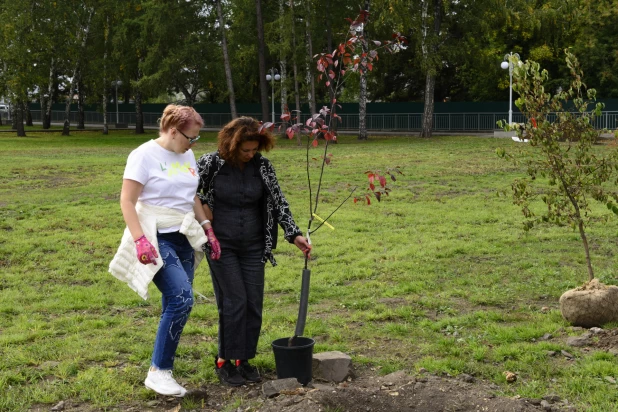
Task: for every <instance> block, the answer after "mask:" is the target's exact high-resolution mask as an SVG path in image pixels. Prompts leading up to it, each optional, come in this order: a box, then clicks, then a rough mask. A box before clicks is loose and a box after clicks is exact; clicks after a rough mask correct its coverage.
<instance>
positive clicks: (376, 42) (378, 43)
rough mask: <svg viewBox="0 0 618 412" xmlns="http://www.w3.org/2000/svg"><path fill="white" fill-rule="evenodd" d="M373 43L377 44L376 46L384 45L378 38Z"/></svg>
mask: <svg viewBox="0 0 618 412" xmlns="http://www.w3.org/2000/svg"><path fill="white" fill-rule="evenodd" d="M373 44H375V45H376V46H381V45H382V43H380V41H378V40H374V41H373Z"/></svg>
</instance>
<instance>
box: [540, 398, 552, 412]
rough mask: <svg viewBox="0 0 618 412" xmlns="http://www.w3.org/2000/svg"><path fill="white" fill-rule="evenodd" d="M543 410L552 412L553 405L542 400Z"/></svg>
mask: <svg viewBox="0 0 618 412" xmlns="http://www.w3.org/2000/svg"><path fill="white" fill-rule="evenodd" d="M541 408H543V409H545V410H546V411H551V404H550V403H549V402H547V401H546V400H542V401H541Z"/></svg>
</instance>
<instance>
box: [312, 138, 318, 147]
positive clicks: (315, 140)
mask: <svg viewBox="0 0 618 412" xmlns="http://www.w3.org/2000/svg"><path fill="white" fill-rule="evenodd" d="M311 145H312V146H313V147H318V139H313V142H311Z"/></svg>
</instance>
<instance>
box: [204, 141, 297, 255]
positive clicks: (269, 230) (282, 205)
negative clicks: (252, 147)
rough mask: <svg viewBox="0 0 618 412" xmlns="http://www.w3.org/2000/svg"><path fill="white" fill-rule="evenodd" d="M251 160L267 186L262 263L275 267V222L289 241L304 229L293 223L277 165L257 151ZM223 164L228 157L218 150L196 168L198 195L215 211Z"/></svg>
mask: <svg viewBox="0 0 618 412" xmlns="http://www.w3.org/2000/svg"><path fill="white" fill-rule="evenodd" d="M252 161H254V162H256V164H257V166H258V170H259V172H260V176H261V178H262V187H263V188H264V193H266V196H263V197H262V202H263V203H262V211H263V212H264V218H263V223H264V241H265V242H264V254H263V255H262V262H263V263H266V261H267V260H269V261H270V263H271V264H272V265H273V266H276V265H277V262H276V261H275V258H274V256H273V253H272V251H273V249H276V248H277V234H278V229H277V226H276V225H275V223H278V224H279V225H281V228H283V235H284V237H285V239H286V240H287V241H288V242H290V243H294V239H295V238H296V236H299V235H301V234H302V232H301V231H300V229H299V228H298V226H296V223H295V222H294V218H293V217H292V212H291V211H290V204H289V203H288V201H287V200H286V199H285V196H283V192H281V187H279V182H278V181H277V175H276V174H275V168H274V167H273V165H272V163H270V161H269V160H268V159H267V158H265V157H264V156H262V155H261V154H260V153H256V155H255V156H254V157H253V159H252ZM224 164H225V160H223V159H221V157H219V152H218V151H217V152H212V153H206V154H205V155H203V156H202V157H200V158H199V159H198V160H197V170H198V173H199V177H200V180H199V184H198V186H197V195H198V197H199V198H200V200H201V201H202V204H207V205H208V207H209V208H210V210H211V211H213V212H214V211H215V207H216V205H215V199H214V180H215V177H217V174H218V173H219V170H221V167H222V166H223V165H224ZM207 247H208V246H207Z"/></svg>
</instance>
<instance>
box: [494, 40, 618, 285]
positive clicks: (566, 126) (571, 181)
mask: <svg viewBox="0 0 618 412" xmlns="http://www.w3.org/2000/svg"><path fill="white" fill-rule="evenodd" d="M565 54H566V59H565V60H566V65H567V67H568V68H569V71H570V75H571V82H570V86H569V88H568V89H566V90H561V89H559V90H558V91H557V92H556V93H555V94H553V95H552V94H551V93H549V91H548V90H547V89H546V84H547V80H548V73H547V70H542V69H541V66H540V65H539V63H537V62H534V61H531V60H528V61H525V62H519V61H516V59H515V60H513V61H511V62H510V63H511V64H513V66H514V70H513V81H514V84H513V90H515V91H516V92H517V93H518V94H519V98H518V99H517V100H516V102H515V104H516V105H517V107H518V108H519V110H520V111H521V112H522V113H523V114H524V116H525V118H526V119H527V121H526V122H525V123H524V124H519V125H509V124H506V122H504V121H500V122H498V124H499V126H500V127H503V128H504V129H505V130H512V129H516V130H517V134H518V137H519V139H520V140H522V141H523V140H524V138H525V140H528V145H529V146H531V147H527V146H528V145H525V146H522V147H521V148H520V149H521V150H519V152H518V153H515V154H512V153H507V151H506V150H505V149H503V148H502V149H498V155H499V156H501V157H503V158H506V159H509V160H511V161H512V162H513V163H514V164H515V165H517V166H523V167H524V168H525V170H526V173H527V175H528V176H527V177H526V178H522V179H516V180H515V181H514V182H513V183H512V185H511V186H512V190H513V203H514V204H516V205H518V206H520V207H521V210H522V212H523V214H524V217H525V221H524V229H525V230H529V229H531V228H532V227H533V226H534V225H536V224H538V223H541V222H546V223H551V224H555V225H559V226H562V225H570V226H571V227H573V229H575V230H577V231H578V232H579V236H580V237H581V241H582V244H583V247H584V251H585V256H586V264H587V268H588V282H590V281H592V280H593V279H594V271H593V267H592V263H591V259H590V248H589V242H588V236H587V234H586V227H587V225H588V223H589V222H590V218H591V215H592V209H591V207H590V201H591V199H594V200H597V201H599V202H602V203H603V204H605V205H606V206H607V208H608V209H609V210H611V211H612V212H613V213H614V214H618V193H617V192H616V184H617V183H618V179H617V176H616V173H615V172H616V171H617V170H618V151H617V150H616V147H615V146H605V147H603V150H602V151H600V150H595V149H594V145H595V144H596V143H597V142H598V139H599V136H600V131H598V130H596V129H595V127H594V120H595V118H596V117H598V116H600V115H601V110H602V109H603V104H602V103H598V102H596V101H595V100H596V90H594V89H590V88H587V87H586V85H585V84H584V83H583V72H582V70H581V68H580V66H579V63H578V61H577V59H576V57H575V56H574V55H573V54H572V53H571V52H570V51H569V50H568V49H567V50H565ZM539 177H541V178H544V179H546V181H547V183H549V186H548V187H546V186H543V188H536V189H535V184H537V183H538V181H539V179H538V178H539ZM538 199H541V200H542V201H543V203H544V204H545V206H546V209H545V211H544V212H543V213H542V214H540V215H537V214H536V213H534V212H533V211H532V209H531V208H530V205H531V203H532V202H533V201H535V200H538Z"/></svg>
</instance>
